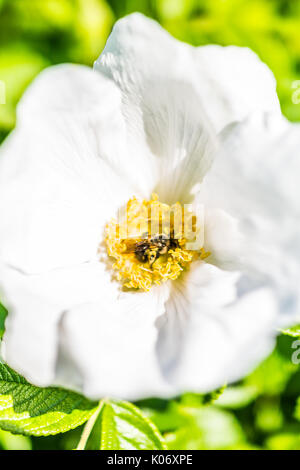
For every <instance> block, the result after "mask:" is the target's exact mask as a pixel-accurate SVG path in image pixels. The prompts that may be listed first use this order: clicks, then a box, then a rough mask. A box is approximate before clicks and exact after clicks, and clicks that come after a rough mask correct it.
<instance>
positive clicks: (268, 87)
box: [193, 45, 281, 131]
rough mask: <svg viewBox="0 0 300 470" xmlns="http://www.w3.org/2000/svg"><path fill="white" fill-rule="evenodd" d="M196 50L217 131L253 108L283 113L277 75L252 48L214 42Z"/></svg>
mask: <svg viewBox="0 0 300 470" xmlns="http://www.w3.org/2000/svg"><path fill="white" fill-rule="evenodd" d="M193 52H194V58H195V61H196V67H197V72H198V78H199V90H200V91H199V93H200V94H201V98H202V100H203V103H204V108H205V111H206V112H207V114H208V116H209V117H210V119H211V120H212V122H213V124H214V126H215V128H216V129H217V130H218V131H220V130H222V129H223V128H224V127H225V126H226V125H228V124H229V123H231V122H234V121H241V120H243V119H244V118H246V117H247V116H248V115H249V114H251V113H252V112H274V113H276V114H278V115H280V114H281V111H280V104H279V99H278V97H277V93H276V81H275V78H274V76H273V74H272V72H271V70H270V69H269V68H268V67H267V66H266V65H265V64H264V63H263V62H261V60H260V59H259V57H258V56H257V55H256V54H255V53H254V52H253V51H251V50H250V49H247V48H242V47H236V46H229V47H221V46H215V45H211V46H204V47H198V48H197V49H194V51H193Z"/></svg>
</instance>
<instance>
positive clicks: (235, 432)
mask: <svg viewBox="0 0 300 470" xmlns="http://www.w3.org/2000/svg"><path fill="white" fill-rule="evenodd" d="M186 413H187V414H189V416H190V419H189V422H188V423H187V425H186V427H182V428H179V429H177V430H176V431H174V432H170V433H168V434H166V436H165V438H166V442H167V445H168V448H169V449H170V450H223V449H228V448H239V447H240V446H241V445H242V444H245V435H244V433H243V430H242V428H241V426H240V424H239V422H238V421H237V419H236V417H235V416H234V415H233V414H232V413H229V412H228V411H223V410H221V409H218V408H216V407H214V406H207V407H206V406H203V407H200V408H198V409H196V408H194V409H192V408H191V409H188V408H187V409H186Z"/></svg>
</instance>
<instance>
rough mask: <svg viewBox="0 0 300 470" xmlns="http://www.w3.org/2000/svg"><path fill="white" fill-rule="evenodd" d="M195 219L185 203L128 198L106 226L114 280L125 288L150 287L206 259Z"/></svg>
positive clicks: (174, 276) (178, 274) (146, 289)
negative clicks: (123, 208)
mask: <svg viewBox="0 0 300 470" xmlns="http://www.w3.org/2000/svg"><path fill="white" fill-rule="evenodd" d="M198 225H199V224H198V218H197V216H196V215H195V214H194V213H193V211H191V210H189V208H187V207H186V206H184V207H183V206H182V205H181V204H180V203H178V202H177V203H176V204H174V205H172V206H169V205H167V204H163V203H161V202H160V201H159V200H158V196H157V195H156V194H153V195H152V199H150V200H149V201H147V200H142V201H140V200H138V199H137V198H135V197H134V198H132V199H130V200H129V201H128V203H127V205H126V209H125V210H124V211H122V213H120V214H119V216H118V220H115V219H113V220H111V221H110V222H109V223H108V224H107V226H106V230H105V232H106V234H105V235H106V236H105V243H106V247H107V252H108V255H109V256H111V257H112V258H114V260H115V262H114V264H113V269H114V270H115V271H116V275H117V279H118V280H119V281H122V282H123V284H124V286H125V287H127V288H134V289H142V290H144V291H148V290H150V288H151V287H152V286H153V285H155V284H158V285H159V284H161V283H163V282H165V281H167V280H168V279H172V280H175V279H177V278H178V277H179V276H180V274H181V273H182V272H183V271H184V270H186V269H187V268H188V266H189V264H190V263H191V262H192V261H193V260H197V259H198V260H199V259H205V258H207V257H208V256H209V255H210V253H206V252H205V250H204V248H203V243H201V236H199V234H201V226H199V227H198Z"/></svg>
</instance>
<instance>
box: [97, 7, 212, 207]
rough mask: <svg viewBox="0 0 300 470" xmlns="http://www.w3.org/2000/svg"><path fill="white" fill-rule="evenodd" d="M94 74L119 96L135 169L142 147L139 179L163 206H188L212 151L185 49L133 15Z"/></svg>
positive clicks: (113, 36) (119, 28)
mask: <svg viewBox="0 0 300 470" xmlns="http://www.w3.org/2000/svg"><path fill="white" fill-rule="evenodd" d="M95 68H96V70H98V71H100V72H101V73H102V74H105V75H106V76H107V77H109V78H110V79H112V80H113V81H114V82H115V83H116V84H117V85H118V86H119V87H120V89H121V91H122V95H123V113H124V115H126V117H127V129H128V135H129V139H130V145H131V146H132V147H134V152H133V158H137V160H136V165H137V166H140V165H141V164H142V162H144V157H143V156H142V153H143V152H144V151H145V143H146V147H147V148H148V153H149V155H148V157H147V162H146V163H143V165H144V170H145V179H146V180H149V179H151V181H152V184H153V190H155V191H156V192H158V194H159V196H160V198H161V199H163V200H164V201H166V202H176V201H177V200H178V199H180V200H181V201H182V202H185V200H188V199H189V197H191V194H190V192H191V190H192V187H193V185H194V184H195V183H196V182H199V181H201V180H202V178H203V176H204V174H205V173H206V172H207V170H208V168H209V167H210V164H211V161H212V158H213V153H214V150H215V147H216V135H215V133H214V132H213V130H212V129H211V126H210V123H209V120H208V119H207V116H206V114H205V112H204V110H203V104H202V102H201V100H200V96H199V94H198V92H197V75H196V69H195V62H194V60H193V57H192V55H191V49H190V47H189V46H186V45H184V44H183V43H180V42H178V41H176V40H175V39H173V38H172V37H171V36H170V35H169V34H168V33H166V32H165V31H164V30H163V29H162V28H161V27H160V26H159V25H158V24H157V23H155V22H154V21H152V20H150V19H147V18H146V17H144V16H142V15H140V14H134V15H130V16H128V17H126V18H123V19H122V20H120V21H118V22H117V23H116V25H115V27H114V29H113V32H112V34H111V36H110V38H109V39H108V42H107V44H106V47H105V49H104V52H103V53H102V54H101V56H100V58H99V59H98V60H97V61H96V63H95ZM142 158H143V160H142ZM153 168H155V169H156V178H155V179H154V180H153V179H152V176H153Z"/></svg>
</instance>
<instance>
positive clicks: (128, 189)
mask: <svg viewBox="0 0 300 470" xmlns="http://www.w3.org/2000/svg"><path fill="white" fill-rule="evenodd" d="M80 79H81V80H80ZM68 85H69V89H68ZM46 90H47V93H46ZM43 100H44V103H43ZM52 100H53V101H52ZM93 100H94V101H93ZM119 103H120V93H119V91H118V90H117V89H116V87H115V86H114V85H113V84H112V83H111V82H109V81H108V80H107V79H105V78H104V77H101V76H99V75H96V74H95V73H94V72H92V71H91V70H89V69H86V68H84V67H80V66H78V67H75V66H71V67H69V66H61V67H56V68H54V70H52V69H50V70H49V71H48V72H44V73H43V74H42V77H40V78H38V79H37V83H36V84H33V85H32V90H31V89H29V90H28V91H27V93H26V96H25V99H24V103H22V102H21V105H20V113H19V114H20V123H19V124H18V126H17V128H16V130H15V131H14V132H13V133H12V134H11V136H9V137H8V139H7V141H6V142H5V143H4V145H3V146H2V148H1V153H0V258H1V260H2V262H3V261H4V262H6V263H7V264H10V265H13V266H15V267H17V268H18V269H21V270H23V271H25V272H29V273H37V272H43V271H46V270H48V269H53V268H57V267H63V266H71V265H76V264H77V263H80V262H86V261H90V260H93V259H96V258H97V250H98V247H99V243H100V241H101V240H102V239H103V229H104V225H105V223H107V222H108V221H109V220H110V219H111V217H113V216H115V215H116V211H117V209H119V208H120V207H121V206H122V205H123V204H124V203H125V202H126V201H127V200H128V199H129V198H130V197H132V195H133V193H134V192H135V189H134V186H131V185H130V183H129V182H127V180H126V178H125V177H124V174H123V173H122V167H121V165H116V166H114V164H113V162H112V159H111V158H110V157H111V155H112V156H114V155H116V154H118V153H119V154H120V152H121V149H120V146H121V147H122V142H124V141H125V136H124V132H123V122H122V119H121V116H120V112H119ZM81 104H82V106H81ZM60 105H61V109H60ZM122 152H123V153H122V155H123V158H124V159H126V155H127V151H126V146H125V145H124V147H122ZM125 166H126V164H125Z"/></svg>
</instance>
